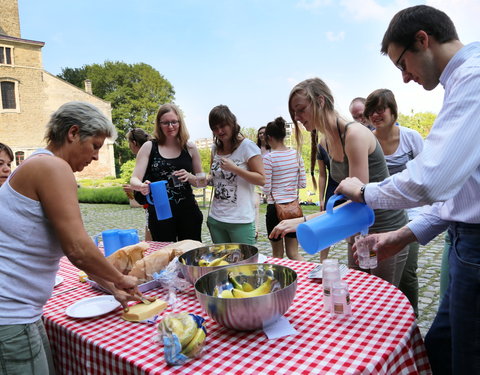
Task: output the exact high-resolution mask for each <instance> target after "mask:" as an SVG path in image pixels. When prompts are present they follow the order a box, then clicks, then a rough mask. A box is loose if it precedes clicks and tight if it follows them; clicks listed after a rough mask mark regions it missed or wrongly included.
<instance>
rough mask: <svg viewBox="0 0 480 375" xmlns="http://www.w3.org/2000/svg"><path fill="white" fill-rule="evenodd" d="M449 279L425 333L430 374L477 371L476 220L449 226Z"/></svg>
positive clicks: (479, 262)
mask: <svg viewBox="0 0 480 375" xmlns="http://www.w3.org/2000/svg"><path fill="white" fill-rule="evenodd" d="M448 233H449V235H450V239H451V241H452V243H451V245H450V249H449V259H448V261H449V267H450V268H449V283H448V287H447V291H446V292H445V296H444V297H443V299H442V301H441V303H440V307H439V309H438V312H437V316H436V317H435V320H434V321H433V324H432V326H431V328H430V330H429V331H428V333H427V335H426V337H425V346H426V348H427V353H428V357H429V360H430V364H431V366H432V370H433V374H434V375H437V374H440V375H443V374H445V375H446V374H448V375H450V374H454V375H457V374H458V375H464V374H480V224H464V223H454V224H452V225H451V226H450V228H449V232H448Z"/></svg>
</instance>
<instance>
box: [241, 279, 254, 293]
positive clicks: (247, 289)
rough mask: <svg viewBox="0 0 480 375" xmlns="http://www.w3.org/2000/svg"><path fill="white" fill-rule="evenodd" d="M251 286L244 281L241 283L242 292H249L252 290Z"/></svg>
mask: <svg viewBox="0 0 480 375" xmlns="http://www.w3.org/2000/svg"><path fill="white" fill-rule="evenodd" d="M253 289H254V288H253V286H252V284H250V283H249V282H248V281H245V282H244V283H243V284H242V290H243V291H244V292H251V291H253Z"/></svg>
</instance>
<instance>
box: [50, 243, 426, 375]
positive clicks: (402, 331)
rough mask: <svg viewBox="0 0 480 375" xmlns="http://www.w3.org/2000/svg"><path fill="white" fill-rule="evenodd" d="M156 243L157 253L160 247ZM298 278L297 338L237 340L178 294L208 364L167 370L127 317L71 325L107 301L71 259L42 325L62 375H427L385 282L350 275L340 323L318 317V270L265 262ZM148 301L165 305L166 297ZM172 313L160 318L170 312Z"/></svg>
mask: <svg viewBox="0 0 480 375" xmlns="http://www.w3.org/2000/svg"><path fill="white" fill-rule="evenodd" d="M164 245H165V244H163V243H151V248H153V249H156V248H160V247H162V246H164ZM268 262H269V263H277V264H282V265H284V266H288V267H290V268H292V269H294V270H295V271H296V272H297V274H298V287H297V294H296V296H295V300H294V302H293V304H292V306H291V307H290V309H289V310H288V311H287V313H286V314H285V317H286V318H288V320H289V321H290V323H291V324H292V325H293V326H294V328H295V329H296V330H297V331H298V334H297V335H293V336H287V337H282V338H279V339H274V340H268V339H267V337H266V336H265V334H264V333H263V331H261V330H260V331H254V332H236V331H232V330H228V329H226V328H223V327H222V326H220V325H218V324H217V323H215V322H214V321H213V320H211V319H210V318H209V317H208V316H207V314H206V313H205V312H203V311H202V309H201V307H200V304H199V303H198V302H197V300H196V297H195V292H194V289H193V287H192V288H191V289H190V290H189V291H188V292H184V293H181V294H179V298H180V299H181V305H180V309H178V308H177V311H176V312H178V311H179V310H181V311H186V312H189V313H194V314H198V315H201V316H203V317H205V318H206V321H207V330H208V336H207V344H206V349H205V352H204V355H203V357H201V358H199V359H195V360H191V361H189V362H187V363H186V364H184V365H182V366H176V367H169V366H167V365H166V363H165V360H164V356H163V347H162V346H161V344H159V343H157V342H155V341H154V337H155V336H156V329H157V328H156V325H147V324H141V323H132V322H126V321H124V320H123V319H121V318H120V316H121V309H120V308H118V309H117V310H115V311H112V312H111V313H108V314H106V315H103V316H101V317H97V318H89V319H74V318H70V317H68V316H67V315H66V314H65V309H66V308H67V307H68V306H69V305H71V304H73V303H75V302H76V301H78V300H80V299H82V298H86V297H93V296H97V295H102V293H101V292H98V291H96V290H95V289H92V288H91V287H90V286H89V285H87V284H85V283H79V281H78V274H77V273H78V270H77V269H76V268H75V267H74V266H73V265H72V264H71V263H70V262H69V261H68V260H67V259H66V258H63V259H62V261H61V268H60V271H59V275H61V276H63V278H64V282H63V283H62V284H60V285H59V286H57V287H56V288H55V289H54V294H55V293H58V292H61V291H62V290H67V289H70V288H72V287H78V288H77V289H75V290H71V291H68V292H66V293H64V294H61V295H58V296H53V297H52V298H50V300H49V301H48V303H47V304H46V305H45V308H44V322H45V326H46V329H47V333H48V336H49V338H50V343H51V345H52V349H53V351H54V357H55V361H56V366H57V371H58V373H59V374H80V375H85V374H115V375H117V374H169V373H174V374H176V373H186V374H189V375H193V374H234V373H239V374H257V373H262V374H268V373H270V374H290V373H295V374H300V373H304V374H309V373H315V374H369V375H370V374H395V375H398V374H430V373H431V371H430V366H429V363H428V359H427V355H426V351H425V347H424V344H423V340H422V337H421V334H420V331H419V329H418V327H417V325H416V323H415V319H414V315H413V310H412V308H411V306H410V304H409V303H408V300H407V299H406V298H405V296H404V295H403V294H402V293H401V292H400V291H399V290H398V289H397V288H395V287H393V286H392V285H390V284H389V283H387V282H385V281H383V280H381V279H379V278H377V277H375V276H371V275H368V274H366V273H364V272H359V271H353V270H350V271H349V273H348V274H347V276H345V280H346V281H347V282H348V283H349V288H350V296H351V301H352V316H351V317H350V318H348V319H343V320H335V319H332V318H331V317H330V315H329V314H327V313H326V312H325V311H323V309H322V305H323V301H322V287H321V283H320V282H317V281H314V280H311V279H308V278H307V274H308V272H309V271H310V270H311V269H312V268H313V267H315V264H314V263H310V262H298V261H291V260H287V259H276V258H268ZM145 294H146V295H158V296H159V297H160V298H162V297H163V298H164V299H166V296H165V295H164V291H163V290H162V289H160V288H157V289H153V290H151V291H149V292H147V293H145ZM170 311H171V309H170V308H168V309H167V310H165V312H164V313H168V312H170Z"/></svg>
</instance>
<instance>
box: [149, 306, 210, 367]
mask: <svg viewBox="0 0 480 375" xmlns="http://www.w3.org/2000/svg"><path fill="white" fill-rule="evenodd" d="M158 331H159V336H160V340H161V341H162V342H163V347H164V355H165V360H166V361H167V363H168V364H169V365H172V366H174V365H182V364H184V363H185V362H186V361H187V360H189V359H191V358H199V357H200V356H201V355H202V351H203V349H204V347H205V340H206V337H207V329H206V328H205V319H204V318H202V317H201V316H198V315H194V314H188V313H186V312H183V313H176V314H174V313H170V314H167V315H165V316H164V317H163V319H162V320H161V322H160V323H159V324H158Z"/></svg>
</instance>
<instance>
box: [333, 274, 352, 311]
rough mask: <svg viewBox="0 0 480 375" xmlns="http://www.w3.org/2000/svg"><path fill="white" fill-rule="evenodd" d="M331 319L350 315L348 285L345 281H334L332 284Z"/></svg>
mask: <svg viewBox="0 0 480 375" xmlns="http://www.w3.org/2000/svg"><path fill="white" fill-rule="evenodd" d="M331 300H332V302H331V303H332V309H331V310H330V313H331V315H332V318H343V317H346V316H350V315H351V314H352V306H351V304H350V294H349V292H348V284H347V283H346V282H345V281H341V280H339V281H335V282H333V284H332V296H331Z"/></svg>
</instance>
